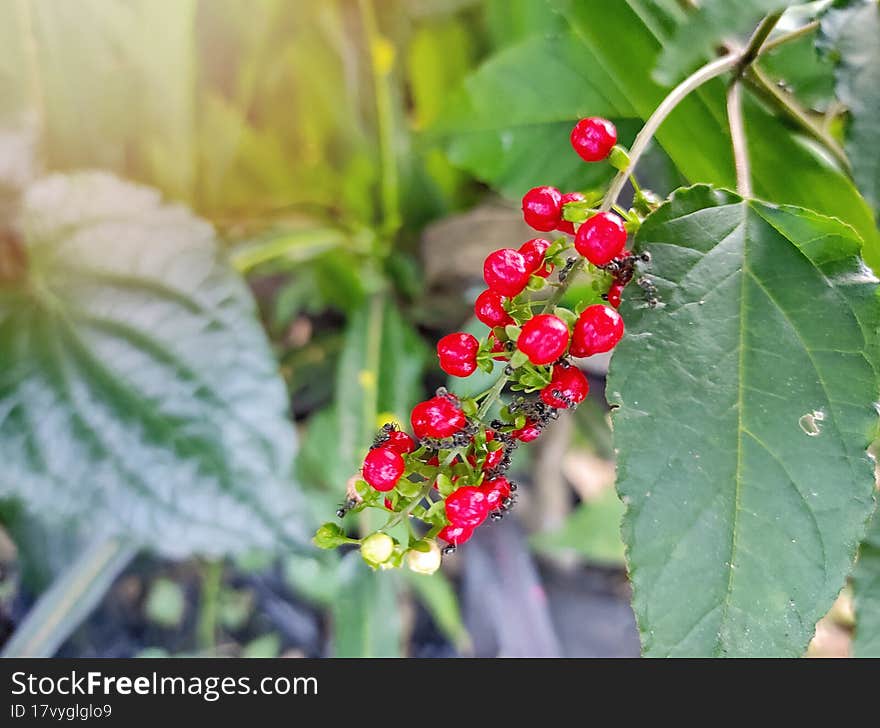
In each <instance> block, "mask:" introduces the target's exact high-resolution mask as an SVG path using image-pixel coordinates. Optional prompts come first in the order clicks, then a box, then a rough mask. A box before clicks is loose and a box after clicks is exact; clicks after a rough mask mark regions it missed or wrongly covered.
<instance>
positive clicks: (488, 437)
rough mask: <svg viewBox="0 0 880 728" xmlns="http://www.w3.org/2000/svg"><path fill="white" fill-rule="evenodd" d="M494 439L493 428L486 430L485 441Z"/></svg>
mask: <svg viewBox="0 0 880 728" xmlns="http://www.w3.org/2000/svg"><path fill="white" fill-rule="evenodd" d="M494 439H495V430H491V429H487V430H486V442H492V441H493V440H494Z"/></svg>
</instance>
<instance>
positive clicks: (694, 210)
mask: <svg viewBox="0 0 880 728" xmlns="http://www.w3.org/2000/svg"><path fill="white" fill-rule="evenodd" d="M636 248H637V249H638V250H640V251H641V250H649V251H651V253H652V255H653V263H652V272H651V277H652V278H653V280H654V281H655V283H656V284H657V287H658V291H659V296H660V299H661V301H662V303H663V305H662V306H661V307H658V308H654V309H651V308H648V307H647V306H645V304H644V303H641V304H640V303H639V302H638V298H627V300H626V301H625V302H624V304H623V306H622V307H621V313H622V314H623V316H624V318H625V319H626V322H627V336H626V337H625V338H624V340H623V341H622V342H621V344H620V345H619V347H618V349H617V351H616V352H615V355H614V358H613V359H612V365H611V374H610V377H609V381H608V390H607V391H608V392H609V401H610V402H611V403H612V404H614V405H616V406H617V407H618V409H617V411H616V412H615V413H614V418H613V421H614V430H615V445H616V447H617V448H618V449H619V452H620V460H619V463H618V491H619V493H620V495H621V498H622V499H623V500H624V502H625V503H626V504H627V512H626V515H625V517H624V522H623V536H624V541H625V542H626V544H627V548H628V554H627V558H628V563H629V571H630V577H631V580H632V583H633V591H634V610H635V612H636V615H637V620H638V622H639V628H640V631H641V636H642V642H643V647H644V651H645V653H646V654H648V655H716V656H735V655H749V656H760V655H789V656H794V655H799V654H801V653H802V652H803V650H804V648H805V647H806V644H807V642H808V641H809V639H810V637H811V636H812V634H813V629H814V625H815V623H816V621H817V620H818V619H819V618H820V617H822V616H823V615H824V614H825V613H826V612H827V610H828V609H829V607H830V606H831V604H832V602H833V601H834V598H835V597H836V595H837V593H838V592H839V591H840V588H841V587H842V586H843V584H844V581H845V579H846V576H847V574H848V573H849V570H850V568H851V566H852V562H853V558H854V556H855V549H856V546H857V544H858V540H859V538H860V537H861V535H862V533H863V531H864V524H865V521H866V519H867V518H868V516H869V514H870V513H871V511H872V510H873V507H874V497H873V468H872V465H871V463H870V461H869V460H868V458H867V455H866V453H865V448H866V447H867V445H868V442H869V433H870V431H871V430H872V429H873V427H874V426H875V423H876V413H875V411H874V409H873V402H874V401H875V400H876V396H877V380H876V374H875V371H874V367H873V365H874V364H875V363H874V362H871V361H869V357H870V356H871V355H872V350H873V348H874V344H873V343H872V342H869V341H866V331H865V328H864V323H863V321H862V320H860V317H863V316H864V314H865V312H864V311H863V310H861V306H862V305H863V303H864V300H872V301H874V307H875V311H876V305H877V304H876V297H875V294H876V288H877V286H876V279H875V278H874V277H873V276H872V275H871V274H870V273H869V272H868V271H867V269H866V268H865V267H864V265H863V264H862V263H861V261H860V260H859V258H858V251H859V240H858V239H857V237H856V236H855V235H854V233H853V231H852V230H851V229H850V228H849V227H847V226H846V225H843V224H841V223H840V222H839V221H836V220H833V219H831V218H827V217H823V216H821V215H818V214H816V213H814V212H811V211H808V210H803V209H798V208H790V207H777V206H771V205H768V204H765V203H762V202H757V201H743V200H742V199H741V198H739V197H737V196H736V195H735V194H733V193H729V192H725V191H719V190H713V189H711V188H709V187H705V186H700V187H695V188H691V189H687V190H682V191H679V192H678V193H677V194H676V195H674V196H673V197H672V199H671V201H670V202H668V203H667V204H665V205H663V206H662V207H661V208H659V209H658V211H657V212H656V213H654V214H653V215H651V216H650V217H649V218H648V219H647V220H646V221H645V224H644V225H643V227H642V229H641V231H640V233H639V235H638V237H637V239H636ZM856 291H860V292H863V293H866V294H867V296H865V297H860V296H858V295H856ZM854 300H858V301H859V303H857V304H854V303H853V301H854ZM682 594H686V595H687V598H686V599H682Z"/></svg>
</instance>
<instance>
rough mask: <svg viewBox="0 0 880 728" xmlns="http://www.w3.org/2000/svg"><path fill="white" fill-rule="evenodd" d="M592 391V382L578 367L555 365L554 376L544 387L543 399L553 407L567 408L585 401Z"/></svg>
mask: <svg viewBox="0 0 880 728" xmlns="http://www.w3.org/2000/svg"><path fill="white" fill-rule="evenodd" d="M589 391H590V383H589V382H588V381H587V378H586V377H585V376H584V375H583V374H581V370H580V369H578V368H577V367H566V366H557V367H553V376H552V377H551V379H550V384H548V385H547V386H546V387H544V389H542V390H541V399H543V400H544V402H546V403H547V404H549V405H550V406H551V407H557V408H559V409H565V408H566V407H574V406H575V405H576V404H579V403H580V402H583V401H584V399H585V398H586V396H587V392H589Z"/></svg>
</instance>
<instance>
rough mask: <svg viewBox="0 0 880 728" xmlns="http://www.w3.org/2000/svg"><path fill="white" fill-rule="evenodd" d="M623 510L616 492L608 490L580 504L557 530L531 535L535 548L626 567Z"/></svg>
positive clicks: (611, 489)
mask: <svg viewBox="0 0 880 728" xmlns="http://www.w3.org/2000/svg"><path fill="white" fill-rule="evenodd" d="M623 511H624V506H623V503H621V502H620V499H619V498H618V497H617V493H615V492H614V489H613V488H609V489H608V490H606V491H605V492H604V493H603V494H602V495H601V496H599V497H598V498H597V499H596V500H592V501H589V502H588V503H581V504H580V505H579V506H578V507H577V508H576V509H575V510H574V511H573V512H572V513H571V514H570V515H569V516H568V517H567V518H566V519H565V523H564V524H563V525H562V526H561V527H560V528H559V529H558V530H556V531H551V532H549V533H538V534H535V535H534V536H532V538H531V542H532V545H533V546H535V548H537V549H538V550H540V551H548V552H559V553H575V554H577V555H578V556H581V557H583V558H584V559H586V560H587V561H591V562H596V563H600V564H608V565H611V566H623V564H624V547H623V540H622V539H621V537H620V519H621V518H622V517H623Z"/></svg>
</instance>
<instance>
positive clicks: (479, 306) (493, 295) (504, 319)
mask: <svg viewBox="0 0 880 728" xmlns="http://www.w3.org/2000/svg"><path fill="white" fill-rule="evenodd" d="M474 313H475V314H476V315H477V318H478V319H479V320H480V321H482V322H483V323H484V324H486V326H491V327H495V326H507V324H512V323H513V319H512V318H510V314H509V313H507V311H505V310H504V299H503V297H502V296H501V294H500V293H498V292H497V291H493V290H492V289H491V288H490V289H487V290H485V291H483V292H482V293H481V294H480V295H479V296H477V300H476V301H475V302H474Z"/></svg>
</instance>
